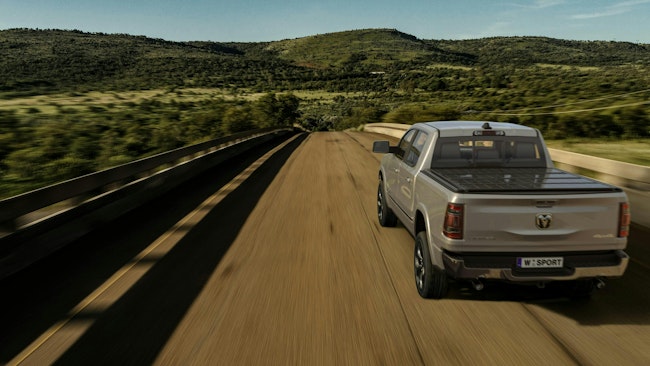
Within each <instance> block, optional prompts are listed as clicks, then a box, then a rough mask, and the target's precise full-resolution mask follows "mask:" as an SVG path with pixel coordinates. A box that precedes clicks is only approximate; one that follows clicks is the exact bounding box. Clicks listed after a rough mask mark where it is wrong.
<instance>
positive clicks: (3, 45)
mask: <svg viewBox="0 0 650 366" xmlns="http://www.w3.org/2000/svg"><path fill="white" fill-rule="evenodd" d="M0 54H1V55H2V57H0V92H17V91H27V90H31V91H34V90H38V91H39V92H40V91H48V90H52V91H58V90H68V89H77V88H82V89H83V88H101V89H104V90H123V89H141V88H152V87H161V86H170V85H172V86H187V85H193V86H207V87H243V88H250V87H254V88H258V89H262V90H279V89H318V88H323V87H330V88H331V81H332V80H336V79H341V78H348V79H349V78H351V77H352V78H359V77H360V76H364V77H366V76H367V75H368V74H369V73H375V74H376V73H381V72H387V73H388V72H392V71H395V70H400V71H402V72H403V71H408V70H421V69H423V68H427V67H429V66H431V65H440V64H444V65H447V66H450V67H481V68H483V69H489V68H493V67H525V66H530V65H537V64H543V65H561V66H576V67H585V66H594V67H601V66H619V65H622V64H627V65H643V66H647V65H650V45H647V44H633V43H626V42H605V41H593V42H585V41H568V40H558V39H552V38H543V37H498V38H485V39H477V40H464V41H450V40H421V39H417V38H416V37H414V36H411V35H408V34H405V33H402V32H399V31H397V30H391V29H371V30H356V31H347V32H338V33H329V34H323V35H315V36H309V37H304V38H298V39H291V40H282V41H277V42H259V43H217V42H169V41H165V40H161V39H152V38H147V37H143V36H130V35H124V34H102V33H84V32H80V31H60V30H29V29H11V30H4V31H0ZM338 87H339V88H343V89H345V88H347V86H345V85H339V86H338Z"/></svg>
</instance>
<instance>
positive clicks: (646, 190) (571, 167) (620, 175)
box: [364, 123, 650, 227]
mask: <svg viewBox="0 0 650 366" xmlns="http://www.w3.org/2000/svg"><path fill="white" fill-rule="evenodd" d="M410 127H411V125H407V124H397V123H372V124H367V125H365V126H364V131H367V132H374V133H379V134H382V135H387V136H391V137H395V138H401V137H402V135H404V132H405V131H406V130H408V129H409V128H410ZM548 150H549V153H550V154H551V159H552V160H553V162H554V163H555V164H556V165H557V167H558V168H560V169H564V170H567V171H570V172H573V173H577V174H584V175H589V176H592V177H593V178H595V179H598V180H601V181H603V182H606V183H610V184H614V185H617V186H619V187H622V188H623V189H624V190H625V192H626V194H627V195H628V198H629V200H630V206H631V212H632V220H633V222H634V223H636V224H639V225H643V226H645V227H650V167H647V166H642V165H636V164H629V163H623V162H620V161H615V160H609V159H603V158H598V157H594V156H589V155H583V154H577V153H574V152H569V151H564V150H558V149H548Z"/></svg>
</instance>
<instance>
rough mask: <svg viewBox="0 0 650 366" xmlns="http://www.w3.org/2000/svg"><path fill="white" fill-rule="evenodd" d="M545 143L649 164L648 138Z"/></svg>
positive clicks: (560, 148)
mask: <svg viewBox="0 0 650 366" xmlns="http://www.w3.org/2000/svg"><path fill="white" fill-rule="evenodd" d="M546 144H547V145H548V147H550V148H553V149H559V150H566V151H571V152H575V153H579V154H585V155H590V156H597V157H600V158H604V159H610V160H617V161H622V162H625V163H630V164H637V165H644V166H650V139H645V140H643V139H638V140H615V141H608V140H600V141H599V140H594V139H568V140H546Z"/></svg>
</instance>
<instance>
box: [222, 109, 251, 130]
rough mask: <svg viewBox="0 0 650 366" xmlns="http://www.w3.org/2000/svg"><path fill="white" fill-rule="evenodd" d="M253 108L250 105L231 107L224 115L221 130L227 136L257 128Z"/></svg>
mask: <svg viewBox="0 0 650 366" xmlns="http://www.w3.org/2000/svg"><path fill="white" fill-rule="evenodd" d="M252 117H253V115H252V111H251V107H250V105H248V104H245V105H241V106H234V107H230V108H228V109H227V110H226V112H225V113H224V115H223V121H222V123H221V128H222V129H223V132H224V133H225V134H227V135H228V134H233V133H237V132H243V131H250V130H253V129H255V128H256V126H255V123H254V122H253V118H252Z"/></svg>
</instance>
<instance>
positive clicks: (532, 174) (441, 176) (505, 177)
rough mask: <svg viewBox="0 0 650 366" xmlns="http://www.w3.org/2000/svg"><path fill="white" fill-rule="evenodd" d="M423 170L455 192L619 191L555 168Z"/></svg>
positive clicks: (542, 192) (540, 192)
mask: <svg viewBox="0 0 650 366" xmlns="http://www.w3.org/2000/svg"><path fill="white" fill-rule="evenodd" d="M422 173H423V174H424V175H426V176H428V177H430V178H431V179H433V180H435V181H436V182H438V183H440V184H442V185H443V186H444V187H446V188H447V189H449V190H451V191H453V192H457V193H501V194H523V193H529V192H532V193H536V194H545V193H560V192H566V193H579V192H585V193H592V192H620V191H621V189H620V188H618V187H615V186H612V185H609V184H606V183H602V182H599V181H596V180H593V179H589V178H586V177H583V176H580V175H576V174H573V173H569V172H566V171H564V170H560V169H557V168H437V169H428V170H423V171H422Z"/></svg>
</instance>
